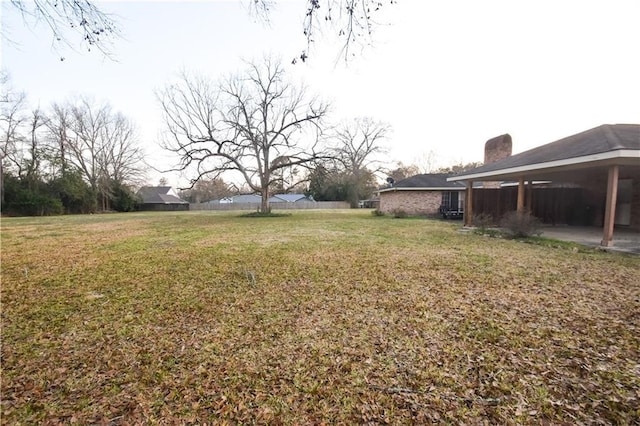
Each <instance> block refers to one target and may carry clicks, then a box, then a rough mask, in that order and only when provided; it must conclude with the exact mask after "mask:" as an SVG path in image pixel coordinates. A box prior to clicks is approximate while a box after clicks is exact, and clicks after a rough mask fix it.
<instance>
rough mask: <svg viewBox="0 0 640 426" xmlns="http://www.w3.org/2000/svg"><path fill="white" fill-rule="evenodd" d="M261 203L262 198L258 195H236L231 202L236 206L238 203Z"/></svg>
mask: <svg viewBox="0 0 640 426" xmlns="http://www.w3.org/2000/svg"><path fill="white" fill-rule="evenodd" d="M227 198H229V197H227ZM261 201H262V197H261V196H260V195H258V194H242V195H234V196H233V197H231V201H230V202H231V203H234V204H238V203H260V202H261ZM221 202H222V201H221Z"/></svg>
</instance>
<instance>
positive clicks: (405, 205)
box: [380, 191, 442, 216]
mask: <svg viewBox="0 0 640 426" xmlns="http://www.w3.org/2000/svg"><path fill="white" fill-rule="evenodd" d="M441 202H442V192H440V191H389V192H382V193H381V194H380V211H381V212H383V213H385V214H392V213H393V212H394V211H396V210H402V211H404V212H406V213H407V214H408V215H411V216H437V215H438V209H439V208H440V203H441Z"/></svg>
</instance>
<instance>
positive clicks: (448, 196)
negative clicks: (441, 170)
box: [441, 191, 463, 210]
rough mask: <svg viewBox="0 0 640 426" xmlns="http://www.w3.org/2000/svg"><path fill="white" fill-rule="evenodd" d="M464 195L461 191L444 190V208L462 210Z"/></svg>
mask: <svg viewBox="0 0 640 426" xmlns="http://www.w3.org/2000/svg"><path fill="white" fill-rule="evenodd" d="M462 198H463V197H461V196H460V191H442V203H441V206H442V208H444V209H446V210H462V206H463V200H462Z"/></svg>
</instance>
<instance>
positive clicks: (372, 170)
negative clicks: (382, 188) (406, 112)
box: [334, 117, 391, 207]
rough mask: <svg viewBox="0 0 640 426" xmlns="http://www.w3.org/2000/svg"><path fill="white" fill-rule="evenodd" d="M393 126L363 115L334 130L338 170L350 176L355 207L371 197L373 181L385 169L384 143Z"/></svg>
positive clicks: (352, 203)
mask: <svg viewBox="0 0 640 426" xmlns="http://www.w3.org/2000/svg"><path fill="white" fill-rule="evenodd" d="M390 129H391V128H390V126H389V125H388V124H386V123H383V122H381V121H376V120H373V119H371V118H368V117H360V118H356V119H354V120H352V121H349V122H344V123H343V124H342V125H341V126H339V127H338V128H337V129H336V130H335V139H336V141H337V143H338V145H337V146H336V147H334V153H335V158H336V160H337V161H338V162H339V166H338V167H337V170H339V171H341V172H342V175H343V176H345V177H346V179H347V182H346V183H347V185H348V187H349V191H348V198H349V202H350V203H351V205H352V206H353V207H355V206H357V203H358V200H359V199H361V198H363V197H364V198H366V197H368V196H370V195H371V192H372V191H373V189H374V188H375V185H372V181H375V174H377V173H378V172H380V171H381V170H382V161H381V158H380V155H381V154H384V153H385V152H386V149H385V147H384V146H383V145H382V143H383V141H384V140H385V139H386V138H387V136H388V134H389V132H390Z"/></svg>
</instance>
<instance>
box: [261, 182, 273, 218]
mask: <svg viewBox="0 0 640 426" xmlns="http://www.w3.org/2000/svg"><path fill="white" fill-rule="evenodd" d="M260 213H264V214H268V213H271V209H270V208H269V188H263V189H262V200H261V203H260Z"/></svg>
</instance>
